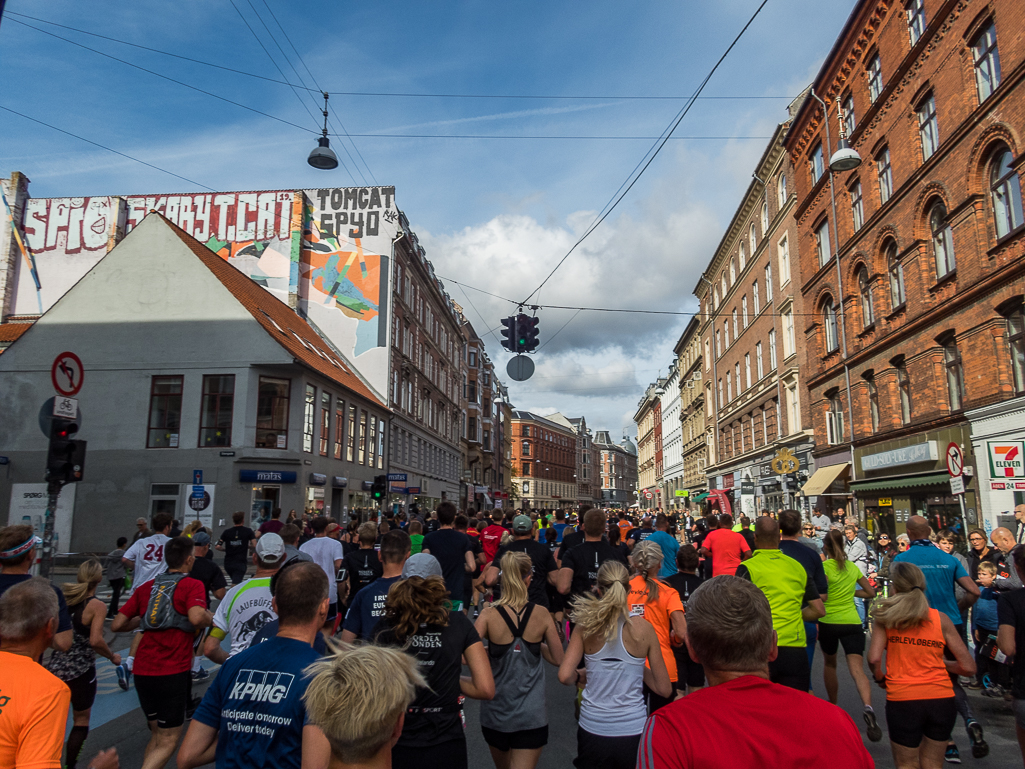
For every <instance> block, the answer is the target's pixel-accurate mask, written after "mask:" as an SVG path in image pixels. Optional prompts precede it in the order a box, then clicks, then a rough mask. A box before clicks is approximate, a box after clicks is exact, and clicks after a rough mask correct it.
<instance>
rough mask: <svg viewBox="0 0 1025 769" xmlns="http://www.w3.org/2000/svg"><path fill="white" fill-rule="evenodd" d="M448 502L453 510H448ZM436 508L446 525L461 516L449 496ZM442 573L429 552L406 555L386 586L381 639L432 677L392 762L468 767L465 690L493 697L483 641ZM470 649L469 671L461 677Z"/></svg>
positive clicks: (403, 767)
mask: <svg viewBox="0 0 1025 769" xmlns="http://www.w3.org/2000/svg"><path fill="white" fill-rule="evenodd" d="M446 507H448V508H450V509H451V513H449V512H443V510H442V508H446ZM438 512H439V519H440V520H441V521H442V525H445V521H446V519H447V520H448V521H449V523H451V521H452V519H454V518H455V507H454V506H453V505H452V504H451V503H449V502H442V503H441V505H440V506H439V510H438ZM450 516H451V517H450ZM438 533H441V532H440V530H439V532H438ZM453 533H455V532H453ZM429 538H430V536H429V535H428V539H429ZM441 574H442V570H441V565H440V564H439V563H438V561H437V559H436V558H434V557H433V556H430V555H429V554H427V553H420V554H419V555H418V556H417V557H416V558H410V559H409V560H408V561H406V565H405V567H403V574H402V576H403V579H402V580H401V581H400V582H397V583H396V584H395V585H393V586H392V589H391V590H389V591H388V599H387V602H386V603H385V609H384V617H383V618H382V619H381V622H380V624H379V626H378V631H377V642H378V643H380V644H382V645H384V646H398V647H402V648H405V649H407V650H408V651H409V652H410V653H411V654H413V655H414V656H416V658H417V663H418V665H419V669H420V671H421V673H422V674H423V676H424V679H425V680H426V682H427V687H426V688H423V689H419V690H418V691H417V696H416V699H415V700H414V701H413V704H412V706H410V707H409V708H408V709H407V710H406V717H405V721H404V723H403V727H402V735H401V736H400V737H399V740H398V742H397V743H396V745H395V747H394V748H392V769H466V767H467V756H466V735H465V733H464V730H463V722H462V706H461V705H460V694H462V695H463V696H466V697H470V698H472V699H478V700H489V699H491V698H492V697H494V696H495V682H494V679H493V678H492V676H491V666H490V664H489V663H488V656H487V652H486V651H485V649H484V644H483V643H481V640H480V636H479V635H478V634H477V631H476V630H475V629H474V627H473V625H472V624H471V623H470V620H469V619H468V618H467V617H466V615H465V614H463V613H462V612H460V611H456V610H452V609H450V608H449V606H450V604H449V591H448V587H447V586H446V584H445V580H443V579H442V577H441ZM464 656H465V658H466V662H467V664H468V665H469V668H470V677H469V678H463V679H462V680H460V673H461V672H462V664H461V660H462V658H463V657H464Z"/></svg>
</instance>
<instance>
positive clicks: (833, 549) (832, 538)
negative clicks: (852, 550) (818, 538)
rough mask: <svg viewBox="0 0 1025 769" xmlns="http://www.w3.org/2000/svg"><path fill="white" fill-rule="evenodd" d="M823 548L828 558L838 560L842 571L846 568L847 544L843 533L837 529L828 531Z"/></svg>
mask: <svg viewBox="0 0 1025 769" xmlns="http://www.w3.org/2000/svg"><path fill="white" fill-rule="evenodd" d="M822 550H823V551H824V552H825V554H826V558H832V559H833V560H834V561H836V565H837V567H838V568H839V569H840V571H843V570H844V568H845V567H846V565H847V544H846V542H844V536H843V534H841V533H840V532H839V531H838V530H837V529H830V530H829V531H827V532H826V537H825V539H824V540H823V541H822Z"/></svg>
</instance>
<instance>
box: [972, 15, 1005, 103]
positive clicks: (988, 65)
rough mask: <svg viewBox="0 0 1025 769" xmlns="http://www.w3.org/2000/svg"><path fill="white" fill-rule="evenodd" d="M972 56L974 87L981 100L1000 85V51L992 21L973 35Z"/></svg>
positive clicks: (984, 99)
mask: <svg viewBox="0 0 1025 769" xmlns="http://www.w3.org/2000/svg"><path fill="white" fill-rule="evenodd" d="M972 58H973V59H974V60H975V87H976V89H978V92H979V101H980V102H983V101H986V99H988V98H989V96H990V94H991V93H993V92H994V91H995V90H996V89H997V87H998V86H999V85H1000V53H999V51H998V50H997V29H996V27H994V26H993V22H992V21H990V22H988V23H987V24H986V26H985V27H983V28H982V30H981V31H980V32H979V34H978V35H976V36H975V41H974V42H973V43H972Z"/></svg>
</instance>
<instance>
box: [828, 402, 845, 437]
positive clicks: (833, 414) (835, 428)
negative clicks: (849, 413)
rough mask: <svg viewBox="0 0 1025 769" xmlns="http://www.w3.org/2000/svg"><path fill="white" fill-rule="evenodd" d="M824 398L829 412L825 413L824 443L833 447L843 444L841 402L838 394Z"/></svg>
mask: <svg viewBox="0 0 1025 769" xmlns="http://www.w3.org/2000/svg"><path fill="white" fill-rule="evenodd" d="M826 397H827V398H828V399H829V410H828V411H827V412H826V443H828V444H829V445H830V446H835V445H837V444H838V443H843V436H844V429H843V428H844V423H843V402H842V401H841V400H840V393H839V392H834V393H833V394H832V395H827V396H826Z"/></svg>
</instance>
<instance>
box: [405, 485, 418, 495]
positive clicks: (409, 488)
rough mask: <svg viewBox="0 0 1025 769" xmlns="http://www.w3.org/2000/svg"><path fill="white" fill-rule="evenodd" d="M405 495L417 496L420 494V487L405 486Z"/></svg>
mask: <svg viewBox="0 0 1025 769" xmlns="http://www.w3.org/2000/svg"><path fill="white" fill-rule="evenodd" d="M406 493H407V494H419V493H420V487H419V486H407V487H406Z"/></svg>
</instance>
